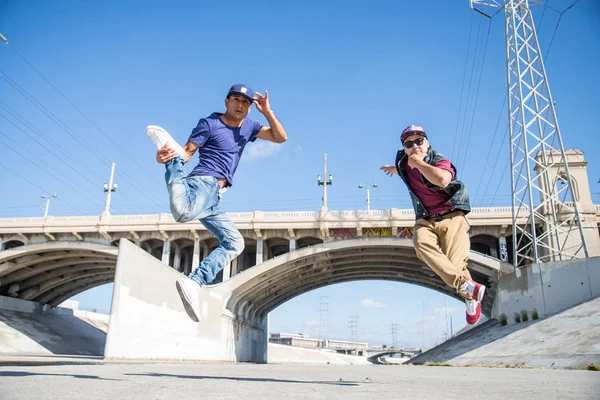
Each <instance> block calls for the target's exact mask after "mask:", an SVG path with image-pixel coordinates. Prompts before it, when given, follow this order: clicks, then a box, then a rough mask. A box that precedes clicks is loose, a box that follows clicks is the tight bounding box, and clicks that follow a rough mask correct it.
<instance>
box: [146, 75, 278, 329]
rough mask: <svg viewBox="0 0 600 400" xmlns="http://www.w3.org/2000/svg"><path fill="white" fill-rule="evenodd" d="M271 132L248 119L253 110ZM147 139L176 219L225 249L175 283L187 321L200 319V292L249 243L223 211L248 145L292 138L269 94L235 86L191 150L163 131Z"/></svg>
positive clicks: (196, 132)
mask: <svg viewBox="0 0 600 400" xmlns="http://www.w3.org/2000/svg"><path fill="white" fill-rule="evenodd" d="M253 103H254V104H255V105H256V109H257V110H258V111H259V112H260V113H261V114H263V116H264V117H265V118H266V120H267V122H268V123H269V126H262V125H261V124H260V123H258V122H256V121H253V120H251V119H250V118H248V117H247V115H248V113H249V112H250V108H251V106H252V104H253ZM146 134H147V135H148V136H149V137H150V138H151V139H152V141H153V142H154V143H155V144H156V146H157V147H158V149H159V150H158V152H157V154H156V161H158V162H159V163H161V164H165V167H166V173H165V179H166V182H167V188H168V190H169V197H170V203H171V204H170V205H171V213H172V214H173V218H175V220H176V221H177V222H188V221H192V220H195V219H199V220H200V222H201V223H202V225H204V226H205V227H206V229H207V230H208V231H209V232H210V233H212V234H213V235H215V237H216V238H217V239H218V240H219V242H220V245H219V247H217V248H216V249H215V250H213V251H212V253H210V254H209V255H208V256H207V257H206V258H205V259H204V260H203V261H202V262H201V263H200V265H199V266H198V267H197V268H196V269H194V270H193V271H192V272H191V273H190V275H189V276H188V277H187V278H182V279H179V280H178V281H177V282H176V287H177V291H178V292H179V295H180V296H181V299H182V301H183V305H184V307H185V310H186V312H187V313H188V315H189V316H190V317H191V318H192V319H193V320H195V321H198V320H199V319H200V302H199V298H200V297H199V295H200V293H199V290H200V287H201V286H204V285H207V284H210V283H211V282H212V281H213V280H214V279H215V277H216V275H217V273H218V272H219V271H220V270H221V269H223V267H224V266H225V265H227V264H229V263H230V262H231V261H232V260H233V259H235V258H236V257H237V256H239V255H240V254H241V252H242V251H243V250H244V239H243V237H242V235H241V234H240V232H239V231H238V229H237V228H236V226H235V225H234V223H233V222H231V220H229V218H228V217H227V215H226V214H225V213H224V212H223V211H222V210H221V209H220V207H219V204H220V199H221V194H222V192H223V191H224V190H225V189H227V188H228V187H231V186H232V185H233V176H234V174H235V171H236V169H237V166H238V164H239V162H240V157H241V156H242V152H243V151H244V148H245V147H246V144H248V142H253V141H255V140H256V139H257V138H258V139H263V140H267V141H270V142H274V143H283V142H285V141H286V140H287V134H286V132H285V129H283V126H282V125H281V123H280V122H279V121H278V120H277V118H276V117H275V114H274V113H273V111H272V110H271V106H270V104H269V92H267V91H265V94H264V96H263V95H262V94H261V93H254V92H253V91H252V89H250V88H249V87H248V86H246V85H242V84H236V85H233V86H232V87H231V88H230V89H229V92H228V93H227V98H226V99H225V113H213V114H211V115H210V116H209V117H207V118H202V119H200V121H199V122H198V125H197V126H196V128H194V129H193V130H192V134H191V135H190V138H189V139H188V142H187V144H186V145H185V146H184V147H181V146H180V145H179V144H177V142H176V141H175V140H174V139H173V138H172V137H171V135H170V134H169V133H168V132H167V131H166V130H164V129H162V128H161V127H158V126H154V125H150V126H148V127H147V128H146ZM196 151H199V153H200V160H199V162H198V165H197V166H196V167H195V168H194V169H193V170H192V172H191V173H190V174H189V175H188V176H186V175H185V172H184V164H185V163H186V162H188V161H189V160H190V159H191V158H192V156H193V155H194V153H196Z"/></svg>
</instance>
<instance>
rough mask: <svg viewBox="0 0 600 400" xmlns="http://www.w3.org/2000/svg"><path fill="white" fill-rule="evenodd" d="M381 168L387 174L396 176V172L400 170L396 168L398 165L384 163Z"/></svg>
mask: <svg viewBox="0 0 600 400" xmlns="http://www.w3.org/2000/svg"><path fill="white" fill-rule="evenodd" d="M379 169H380V170H382V171H383V172H385V174H386V175H387V176H394V175H395V174H397V173H398V171H397V170H396V167H395V166H393V165H384V166H383V167H381V168H379Z"/></svg>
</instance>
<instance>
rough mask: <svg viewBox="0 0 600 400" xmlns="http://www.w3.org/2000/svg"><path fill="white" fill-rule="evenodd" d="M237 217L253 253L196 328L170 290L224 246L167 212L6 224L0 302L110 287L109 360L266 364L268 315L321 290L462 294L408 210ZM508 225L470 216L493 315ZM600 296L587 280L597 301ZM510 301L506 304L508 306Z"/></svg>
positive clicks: (209, 293) (228, 275)
mask: <svg viewBox="0 0 600 400" xmlns="http://www.w3.org/2000/svg"><path fill="white" fill-rule="evenodd" d="M599 209H600V207H599V206H595V212H594V213H593V214H592V217H593V221H590V217H589V216H588V217H587V218H588V220H587V222H588V223H590V222H593V224H594V226H595V227H596V230H595V231H594V233H595V235H596V239H598V238H597V226H598V219H599V213H598V211H599ZM230 217H231V218H232V220H233V221H234V222H235V223H236V225H237V226H238V228H239V229H240V231H241V233H242V235H243V237H244V239H245V242H246V249H245V250H244V252H243V253H242V255H241V256H240V257H239V258H238V259H237V260H235V261H234V262H232V263H231V265H230V266H228V267H226V268H225V269H224V271H223V273H222V274H221V275H220V277H219V279H220V281H221V283H219V284H217V285H212V286H210V287H207V288H204V289H202V312H203V315H202V320H201V321H200V323H194V322H193V321H191V320H190V319H189V318H187V316H186V315H185V312H184V310H183V307H182V305H181V300H180V299H179V297H178V296H177V294H176V291H175V290H174V282H175V280H176V279H178V278H179V277H181V273H187V272H189V271H190V270H191V267H192V265H197V264H198V263H199V262H200V260H201V259H202V258H203V257H205V256H206V255H207V254H209V252H210V251H212V249H213V248H215V247H216V246H217V245H218V243H217V241H216V239H214V238H213V237H211V235H210V234H209V233H208V232H207V231H206V230H205V229H204V227H203V226H202V225H201V224H200V223H197V222H191V223H186V224H178V223H175V222H174V221H173V219H172V217H171V216H170V215H169V214H159V215H122V216H110V215H109V216H100V217H60V218H55V217H48V218H17V219H0V241H1V242H2V245H1V246H2V251H0V295H3V296H11V297H14V298H17V299H23V300H32V301H34V302H37V303H40V304H47V305H49V306H51V307H55V306H57V305H58V304H60V303H61V302H62V301H64V300H66V299H68V298H69V297H71V296H73V295H75V294H77V293H80V292H82V291H85V290H87V289H89V288H92V287H95V286H98V285H101V284H104V283H108V282H112V281H114V282H115V290H114V293H113V302H112V308H111V317H110V324H109V330H108V336H107V341H106V348H105V356H106V357H108V358H143V359H200V360H226V361H255V362H266V359H267V358H266V346H267V342H268V338H267V333H268V332H267V331H268V328H267V326H268V314H269V312H270V311H272V310H273V309H275V308H276V307H278V306H279V305H281V304H283V303H284V302H286V301H288V300H289V299H291V298H293V297H295V296H298V295H301V294H303V293H306V292H308V291H311V290H313V289H316V288H319V287H322V286H326V285H330V284H335V283H341V282H349V281H354V280H365V279H382V280H393V281H399V282H407V283H411V284H416V285H420V286H423V287H427V288H430V289H433V290H436V291H439V292H442V293H445V294H447V295H449V296H452V297H455V298H459V297H458V296H457V294H456V293H455V292H454V290H452V289H451V288H449V287H447V286H446V285H445V284H444V283H443V282H442V281H441V280H440V279H439V277H437V276H436V275H435V274H434V273H433V272H432V271H431V270H430V269H429V268H428V267H427V266H425V265H424V264H423V263H422V262H421V261H420V260H418V259H417V257H416V255H415V252H414V248H413V245H412V225H413V223H414V214H413V211H412V210H399V209H389V210H377V211H362V210H357V211H322V212H264V213H263V212H259V211H256V212H249V213H233V214H230ZM511 218H512V212H511V208H510V207H493V208H476V209H474V210H473V212H472V213H471V214H469V218H468V219H469V221H470V224H471V227H472V228H471V233H470V234H471V240H472V243H473V249H474V250H479V251H480V252H478V251H472V252H471V255H470V261H469V270H470V271H471V273H472V275H473V276H474V278H475V279H477V280H478V281H480V282H482V283H485V284H486V286H487V287H488V295H487V296H486V298H485V301H484V303H483V307H482V309H483V312H484V314H486V315H488V316H490V315H493V313H494V309H495V308H496V309H497V308H498V307H495V299H497V298H498V295H499V292H498V290H499V283H500V280H501V279H500V278H501V277H502V276H503V275H505V274H510V273H511V272H512V271H513V268H512V266H511V265H510V259H509V254H510V246H511V245H512V238H511V237H510V235H508V233H509V229H508V228H509V226H510V224H511ZM523 222H525V221H523ZM486 253H487V254H486ZM498 257H499V258H500V259H499V258H498ZM501 259H503V260H501ZM579 268H580V269H581V270H582V271H583V269H584V268H588V267H587V265H582V266H580V267H579ZM588 269H589V268H588ZM586 271H587V269H586ZM513 275H514V274H513ZM590 282H591V281H590ZM577 284H578V285H579V282H578V283H577ZM582 284H583V283H582ZM513 286H514V285H513ZM517 286H518V285H517ZM555 286H556V285H555ZM515 287H516V286H515ZM518 290H520V291H523V290H522V288H521V289H518ZM536 290H537V289H536ZM595 290H596V289H595V286H594V287H592V284H591V283H590V295H592V294H593V293H595ZM507 293H508V294H507ZM510 293H512V292H510V291H509V292H506V291H504V297H502V296H501V299H502V300H501V303H502V304H509V303H510V302H511V301H512V300H511V299H512V298H513V295H512V294H510ZM586 296H587V295H586ZM534 297H535V296H534ZM532 298H533V297H532ZM535 298H537V297H535ZM517 303H518V301H517ZM520 304H522V303H520ZM519 307H520V305H519Z"/></svg>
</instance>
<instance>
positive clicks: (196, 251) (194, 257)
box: [192, 239, 200, 271]
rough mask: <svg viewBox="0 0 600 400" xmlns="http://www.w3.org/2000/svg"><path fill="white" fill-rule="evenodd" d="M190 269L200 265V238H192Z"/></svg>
mask: <svg viewBox="0 0 600 400" xmlns="http://www.w3.org/2000/svg"><path fill="white" fill-rule="evenodd" d="M192 254H193V255H192V271H193V270H194V269H195V268H196V267H197V266H198V265H200V239H194V252H193V253H192Z"/></svg>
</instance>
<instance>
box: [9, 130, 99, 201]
mask: <svg viewBox="0 0 600 400" xmlns="http://www.w3.org/2000/svg"><path fill="white" fill-rule="evenodd" d="M0 134H1V135H2V136H5V137H7V136H6V135H4V134H3V133H2V132H0ZM0 143H2V144H3V145H4V146H6V147H8V148H9V149H11V150H12V151H14V152H15V153H17V154H18V155H20V156H21V157H23V159H24V160H28V161H29V162H30V163H31V164H33V165H34V166H36V167H38V168H39V169H41V170H42V171H44V172H45V173H47V174H48V175H50V176H51V177H53V178H54V179H56V180H57V181H59V182H60V183H62V184H63V185H65V186H66V187H68V188H69V189H71V190H72V191H74V192H75V193H77V194H79V195H80V196H81V197H83V198H85V199H87V200H89V201H91V202H92V203H96V200H94V199H92V198H90V197H88V196H87V195H86V194H85V193H82V192H80V191H79V190H77V189H76V188H74V187H73V186H71V185H70V184H69V183H68V182H65V181H63V180H62V179H61V178H59V177H58V176H56V175H54V174H53V173H52V172H50V171H49V169H50V168H51V167H50V166H49V165H46V166H45V167H44V166H41V165H39V164H38V163H37V162H36V161H35V160H34V159H31V158H30V159H28V158H27V156H26V155H25V154H23V153H22V152H21V151H19V150H17V149H15V148H14V147H12V146H11V145H9V144H8V143H6V142H5V141H3V140H0ZM52 169H54V168H52ZM57 173H58V174H60V171H57ZM96 204H99V203H96Z"/></svg>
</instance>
